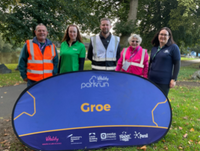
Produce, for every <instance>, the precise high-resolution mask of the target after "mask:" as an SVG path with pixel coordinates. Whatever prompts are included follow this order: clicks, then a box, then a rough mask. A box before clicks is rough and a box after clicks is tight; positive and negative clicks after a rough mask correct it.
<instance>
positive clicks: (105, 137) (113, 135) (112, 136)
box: [100, 133, 116, 141]
mask: <svg viewBox="0 0 200 151" xmlns="http://www.w3.org/2000/svg"><path fill="white" fill-rule="evenodd" d="M100 137H101V141H107V140H116V133H101V134H100Z"/></svg>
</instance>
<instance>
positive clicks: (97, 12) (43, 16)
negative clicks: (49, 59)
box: [0, 0, 132, 43]
mask: <svg viewBox="0 0 200 151" xmlns="http://www.w3.org/2000/svg"><path fill="white" fill-rule="evenodd" d="M131 1H132V0H131ZM129 4H130V0H67V2H66V0H54V1H50V0H10V1H7V0H2V1H1V2H0V15H1V16H4V18H1V21H0V31H1V32H3V37H4V38H5V39H6V40H7V41H11V39H12V40H14V41H15V42H16V43H20V42H21V41H25V40H26V39H29V38H32V37H33V35H34V28H35V26H36V25H37V24H38V23H43V24H45V25H46V26H47V28H48V31H49V35H50V37H51V38H53V39H56V40H61V39H62V36H63V32H64V30H65V29H66V26H67V25H69V24H77V25H78V26H79V27H80V29H81V31H82V32H88V33H98V32H99V31H100V29H99V21H100V19H101V18H103V17H108V18H110V19H112V20H114V19H115V18H117V19H118V20H120V22H121V23H125V22H127V19H128V15H127V14H128V12H129V9H127V7H128V6H129ZM129 20H130V19H129ZM126 25H127V24H126ZM118 29H119V28H118ZM118 31H119V30H118ZM122 35H123V34H122Z"/></svg>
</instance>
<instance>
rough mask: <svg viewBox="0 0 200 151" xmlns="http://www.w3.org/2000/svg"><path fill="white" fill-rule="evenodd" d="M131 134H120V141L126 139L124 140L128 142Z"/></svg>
mask: <svg viewBox="0 0 200 151" xmlns="http://www.w3.org/2000/svg"><path fill="white" fill-rule="evenodd" d="M130 136H131V134H126V132H124V131H123V132H122V134H121V135H119V139H120V141H124V142H128V141H129V139H131V137H130Z"/></svg>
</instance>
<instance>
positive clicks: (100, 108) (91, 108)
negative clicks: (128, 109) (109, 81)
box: [81, 103, 111, 112]
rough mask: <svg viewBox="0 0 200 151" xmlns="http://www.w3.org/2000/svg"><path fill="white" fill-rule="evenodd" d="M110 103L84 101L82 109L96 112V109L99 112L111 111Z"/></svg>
mask: <svg viewBox="0 0 200 151" xmlns="http://www.w3.org/2000/svg"><path fill="white" fill-rule="evenodd" d="M110 108H111V106H110V104H105V105H101V104H97V105H95V104H89V103H83V104H82V105H81V111H83V112H94V111H95V110H96V111H98V112H101V111H110Z"/></svg>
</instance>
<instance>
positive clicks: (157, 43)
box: [151, 27, 175, 46]
mask: <svg viewBox="0 0 200 151" xmlns="http://www.w3.org/2000/svg"><path fill="white" fill-rule="evenodd" d="M161 30H166V31H168V33H169V36H170V37H169V39H168V42H167V44H166V45H167V46H170V45H172V44H175V42H174V39H173V35H172V32H171V30H170V29H169V28H168V27H163V28H161V29H160V30H159V31H158V32H157V33H156V34H155V36H154V37H153V39H152V41H151V44H152V45H154V46H159V45H160V43H159V40H158V35H159V33H160V31H161Z"/></svg>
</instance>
